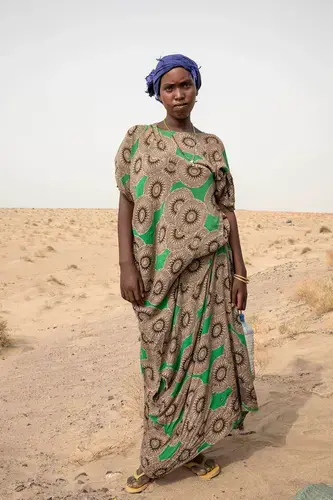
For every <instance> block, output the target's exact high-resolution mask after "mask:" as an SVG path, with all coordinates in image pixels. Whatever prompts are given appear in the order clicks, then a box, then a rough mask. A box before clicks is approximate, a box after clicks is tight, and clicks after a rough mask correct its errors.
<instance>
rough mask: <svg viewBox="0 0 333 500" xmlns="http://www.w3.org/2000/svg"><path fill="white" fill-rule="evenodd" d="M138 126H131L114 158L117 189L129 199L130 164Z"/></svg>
mask: <svg viewBox="0 0 333 500" xmlns="http://www.w3.org/2000/svg"><path fill="white" fill-rule="evenodd" d="M140 128H141V127H140V126H137V125H136V126H134V127H131V128H130V129H129V130H128V131H127V134H126V135H125V138H124V139H123V141H122V143H121V144H120V147H119V149H118V152H117V155H116V158H115V175H116V183H117V187H118V189H119V191H120V192H121V193H122V194H123V195H125V196H126V198H127V199H128V200H129V201H133V196H132V193H131V166H132V158H133V157H134V155H135V153H136V150H137V147H138V135H139V129H140Z"/></svg>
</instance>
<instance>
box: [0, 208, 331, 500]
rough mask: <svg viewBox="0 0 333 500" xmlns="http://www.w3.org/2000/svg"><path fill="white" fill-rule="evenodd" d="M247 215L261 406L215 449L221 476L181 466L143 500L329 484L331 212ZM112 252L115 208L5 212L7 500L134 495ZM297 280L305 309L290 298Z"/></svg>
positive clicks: (1, 257) (129, 332)
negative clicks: (204, 477)
mask: <svg viewBox="0 0 333 500" xmlns="http://www.w3.org/2000/svg"><path fill="white" fill-rule="evenodd" d="M238 218H239V223H240V231H241V238H242V243H243V249H244V254H245V257H246V261H247V265H248V271H249V274H250V275H251V276H252V280H251V284H250V287H249V292H250V298H249V306H248V313H247V317H248V320H249V321H250V322H252V323H253V325H254V326H255V329H256V366H257V382H256V386H257V392H258V397H259V401H260V406H261V411H260V412H259V413H258V414H256V415H255V416H250V417H249V418H248V420H247V424H246V431H247V432H248V434H247V435H238V436H234V437H232V438H227V439H225V440H224V441H223V442H221V444H220V445H219V446H217V447H215V448H214V449H213V451H212V455H214V456H215V457H217V458H218V459H219V461H220V463H221V465H222V467H223V472H222V474H221V475H220V476H219V477H218V478H216V479H214V481H212V482H210V483H208V484H207V483H203V482H200V480H199V479H197V478H196V477H194V476H191V474H190V473H189V472H188V471H186V470H178V471H176V472H175V473H174V474H172V475H170V476H169V477H167V478H165V479H163V480H161V481H158V482H156V483H154V484H153V485H151V486H150V487H149V489H148V490H147V491H146V492H145V493H143V494H142V495H141V497H140V498H142V499H145V498H154V500H164V499H170V500H171V499H174V498H179V495H183V497H184V498H190V499H193V500H199V499H202V498H205V500H210V499H211V500H213V499H219V498H221V499H222V498H223V499H224V500H234V499H244V500H253V499H256V500H264V499H268V498H269V499H271V498H275V499H278V500H279V499H281V500H283V499H291V498H292V496H293V495H294V494H295V493H296V491H297V490H298V489H299V488H301V487H302V486H304V485H305V484H308V483H310V482H318V481H323V482H327V483H330V482H331V483H333V476H332V470H333V454H332V447H333V430H332V425H331V422H332V413H333V384H332V379H333V365H332V359H333V312H332V311H331V312H330V311H329V309H330V304H331V302H330V301H331V300H332V297H331V298H330V297H329V294H330V288H329V286H328V288H326V289H325V283H329V280H331V279H332V278H333V276H332V275H333V233H332V232H329V230H331V231H333V215H329V214H328V215H325V214H286V213H283V214H281V213H263V212H262V213H258V212H256V213H255V212H239V213H238ZM323 226H326V227H327V228H328V230H327V231H325V230H322V231H323V232H320V229H321V228H322V227H323ZM330 252H331V253H330ZM117 261H118V256H117V239H116V212H115V211H111V210H109V211H108V210H16V209H13V210H7V209H3V210H0V276H1V282H0V318H2V319H3V320H6V321H7V323H8V327H9V333H10V336H11V339H12V342H13V347H11V348H9V349H2V350H1V352H0V380H1V383H0V429H1V434H0V499H1V500H9V499H13V500H28V499H29V500H35V499H41V500H50V499H52V500H60V499H71V500H74V499H76V500H79V499H86V500H94V499H96V500H97V499H98V500H107V499H108V500H111V499H114V498H117V499H118V500H121V499H125V498H128V495H127V494H126V493H125V492H124V490H123V485H124V483H125V480H126V477H127V476H128V475H129V474H130V473H132V472H133V470H134V469H135V468H136V466H137V464H138V455H139V446H140V433H141V416H142V405H141V392H140V387H141V385H140V384H141V376H140V374H139V360H138V352H139V342H138V330H137V326H136V322H135V317H134V314H133V313H132V310H131V307H130V306H129V305H127V304H126V303H124V302H123V301H122V300H121V298H120V296H119V293H118V279H119V273H118V267H117ZM313 279H314V280H317V281H318V283H319V292H318V287H317V285H314V284H313V283H310V282H309V280H313ZM300 286H302V287H303V288H302V290H303V292H302V297H304V298H305V299H306V300H307V302H308V303H305V300H303V299H302V300H300V301H297V300H295V297H296V294H297V290H299V287H300ZM316 287H317V288H316ZM304 290H305V292H304ZM320 290H326V291H325V294H326V295H325V294H324V295H320V293H321V292H320ZM298 293H299V294H300V292H298ZM318 293H319V295H318ZM332 309H333V307H332Z"/></svg>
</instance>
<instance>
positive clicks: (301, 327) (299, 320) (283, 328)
mask: <svg viewBox="0 0 333 500" xmlns="http://www.w3.org/2000/svg"><path fill="white" fill-rule="evenodd" d="M306 327H307V324H306V319H305V318H304V317H303V316H295V317H293V318H292V319H291V320H289V321H288V322H287V321H285V322H283V323H281V324H280V326H279V333H280V335H282V336H284V337H288V338H292V337H296V336H297V335H300V334H301V333H303V332H304V331H306Z"/></svg>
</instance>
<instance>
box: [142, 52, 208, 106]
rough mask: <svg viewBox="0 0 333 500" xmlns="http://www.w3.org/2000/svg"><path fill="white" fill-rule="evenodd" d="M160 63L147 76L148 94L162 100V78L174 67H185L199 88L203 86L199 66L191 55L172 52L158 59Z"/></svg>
mask: <svg viewBox="0 0 333 500" xmlns="http://www.w3.org/2000/svg"><path fill="white" fill-rule="evenodd" d="M157 60H158V64H157V66H156V68H155V69H153V71H151V73H149V75H148V76H147V77H146V82H147V91H146V92H147V94H149V96H150V97H153V96H155V98H156V99H157V100H158V101H160V86H161V78H162V76H163V75H165V73H168V72H169V71H171V70H172V69H173V68H184V69H186V70H187V71H188V72H189V73H191V76H192V78H193V81H194V83H195V86H196V88H197V90H199V89H200V87H201V75H200V70H199V66H198V65H197V63H196V62H194V61H192V59H190V58H189V57H186V56H183V55H182V54H171V55H169V56H165V57H162V58H161V59H157Z"/></svg>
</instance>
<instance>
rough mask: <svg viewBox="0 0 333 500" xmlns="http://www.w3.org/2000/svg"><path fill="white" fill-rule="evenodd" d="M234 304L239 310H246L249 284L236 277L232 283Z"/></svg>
mask: <svg viewBox="0 0 333 500" xmlns="http://www.w3.org/2000/svg"><path fill="white" fill-rule="evenodd" d="M231 297H232V304H233V305H234V306H236V307H237V309H238V310H239V311H245V309H246V302H247V286H246V284H245V283H243V282H242V281H239V280H238V279H236V278H235V279H234V282H233V285H232V295H231Z"/></svg>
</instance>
